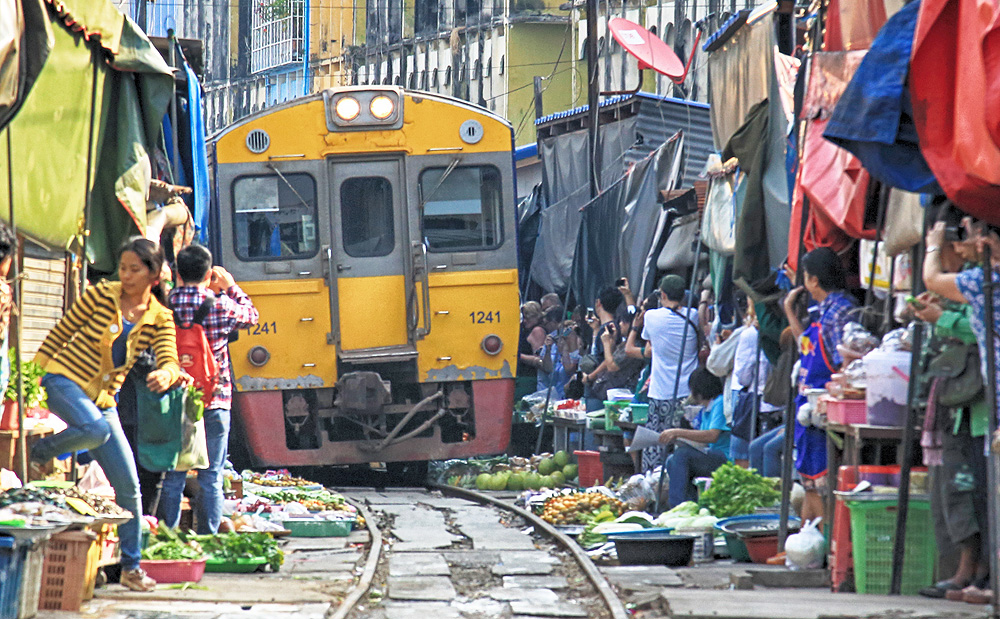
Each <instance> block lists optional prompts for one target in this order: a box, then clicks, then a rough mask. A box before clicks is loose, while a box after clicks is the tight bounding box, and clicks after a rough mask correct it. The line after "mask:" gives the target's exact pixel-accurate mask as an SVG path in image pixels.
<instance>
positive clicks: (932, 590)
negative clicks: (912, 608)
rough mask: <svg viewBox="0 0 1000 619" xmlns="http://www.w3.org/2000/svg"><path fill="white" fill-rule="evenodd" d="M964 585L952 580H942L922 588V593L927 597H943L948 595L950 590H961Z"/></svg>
mask: <svg viewBox="0 0 1000 619" xmlns="http://www.w3.org/2000/svg"><path fill="white" fill-rule="evenodd" d="M961 590H962V587H961V586H960V585H956V584H955V583H954V582H952V581H950V580H942V581H941V582H938V583H935V584H933V585H931V586H930V587H924V588H923V589H921V590H920V595H922V596H924V597H927V598H935V599H943V598H944V597H945V596H947V595H948V592H949V591H961Z"/></svg>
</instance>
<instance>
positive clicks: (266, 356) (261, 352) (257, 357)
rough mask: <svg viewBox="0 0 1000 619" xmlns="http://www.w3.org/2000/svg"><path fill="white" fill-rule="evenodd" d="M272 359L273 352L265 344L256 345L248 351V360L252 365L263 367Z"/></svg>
mask: <svg viewBox="0 0 1000 619" xmlns="http://www.w3.org/2000/svg"><path fill="white" fill-rule="evenodd" d="M270 360H271V353H270V352H268V350H267V349H266V348H264V347H263V346H254V347H253V348H251V349H250V351H249V352H247V361H249V362H250V365H253V366H256V367H261V366H263V365H264V364H265V363H267V362H268V361H270Z"/></svg>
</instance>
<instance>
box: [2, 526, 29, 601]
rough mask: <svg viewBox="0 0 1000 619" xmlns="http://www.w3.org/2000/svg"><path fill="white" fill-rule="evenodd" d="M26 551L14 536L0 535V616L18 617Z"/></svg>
mask: <svg viewBox="0 0 1000 619" xmlns="http://www.w3.org/2000/svg"><path fill="white" fill-rule="evenodd" d="M23 567H24V553H23V552H22V551H21V549H20V548H18V547H17V544H16V543H15V542H14V538H13V537H0V617H17V614H18V610H19V608H20V607H19V603H18V601H19V599H20V597H19V596H20V594H21V581H22V579H23V578H22V576H23V571H24V570H23Z"/></svg>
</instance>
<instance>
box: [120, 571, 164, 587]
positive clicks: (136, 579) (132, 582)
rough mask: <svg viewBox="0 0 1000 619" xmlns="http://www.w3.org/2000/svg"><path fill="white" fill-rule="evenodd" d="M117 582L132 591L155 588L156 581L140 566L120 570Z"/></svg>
mask: <svg viewBox="0 0 1000 619" xmlns="http://www.w3.org/2000/svg"><path fill="white" fill-rule="evenodd" d="M119 582H120V583H121V584H122V585H124V586H125V587H128V588H129V589H131V590H132V591H152V590H153V589H155V588H156V581H155V580H153V579H152V578H150V577H149V576H147V575H146V572H145V571H143V570H142V568H138V567H137V568H135V569H134V570H128V571H126V572H122V577H121V580H120V581H119Z"/></svg>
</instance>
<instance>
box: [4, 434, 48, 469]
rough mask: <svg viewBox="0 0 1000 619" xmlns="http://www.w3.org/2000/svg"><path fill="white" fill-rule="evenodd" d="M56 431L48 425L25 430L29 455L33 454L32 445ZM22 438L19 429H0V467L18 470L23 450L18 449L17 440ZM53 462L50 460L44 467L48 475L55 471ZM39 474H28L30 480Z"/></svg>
mask: <svg viewBox="0 0 1000 619" xmlns="http://www.w3.org/2000/svg"><path fill="white" fill-rule="evenodd" d="M53 433H54V430H53V429H52V428H50V427H48V426H44V425H37V426H35V427H33V428H31V429H29V430H26V431H25V436H26V438H27V446H28V456H29V458H30V455H31V447H32V446H33V445H34V444H35V443H36V442H37V441H38V440H39V439H41V438H44V437H46V436H49V435H51V434H53ZM18 438H20V431H19V430H0V467H3V468H5V469H9V470H12V471H14V470H17V469H16V467H17V466H18V462H19V461H20V459H21V452H20V451H19V450H18V445H17V441H18ZM53 470H54V469H53V463H52V462H49V463H47V464H45V465H44V466H43V467H42V471H43V472H44V473H45V474H46V475H48V474H51V473H52V472H53ZM37 477H38V476H37V475H35V476H33V475H31V474H30V473H29V475H28V478H29V479H28V481H36V478H37Z"/></svg>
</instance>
